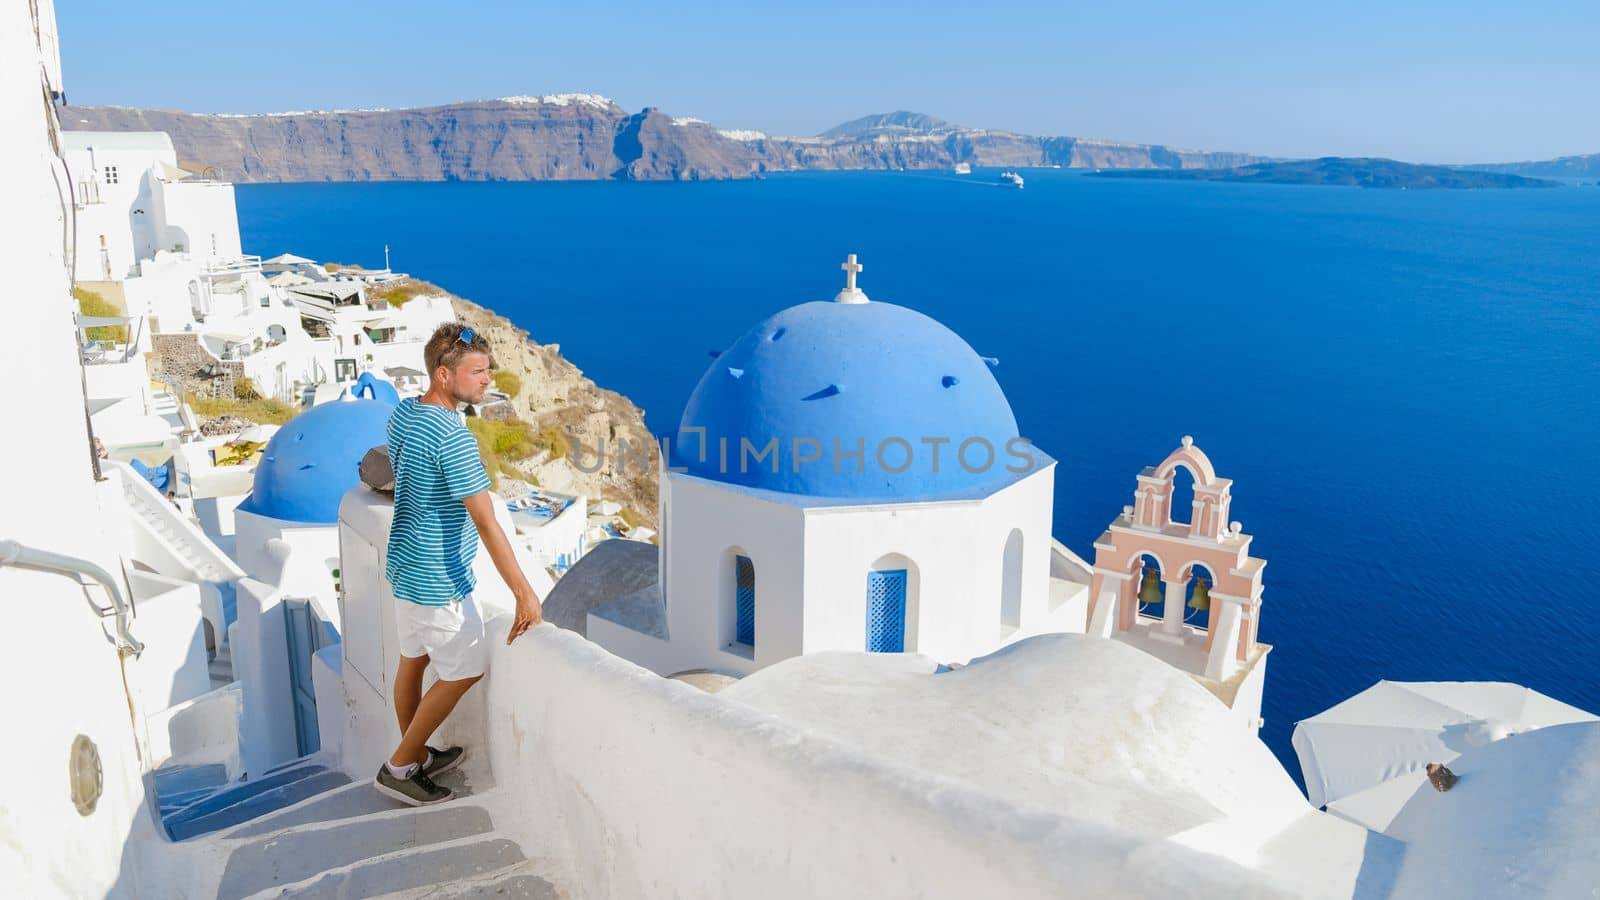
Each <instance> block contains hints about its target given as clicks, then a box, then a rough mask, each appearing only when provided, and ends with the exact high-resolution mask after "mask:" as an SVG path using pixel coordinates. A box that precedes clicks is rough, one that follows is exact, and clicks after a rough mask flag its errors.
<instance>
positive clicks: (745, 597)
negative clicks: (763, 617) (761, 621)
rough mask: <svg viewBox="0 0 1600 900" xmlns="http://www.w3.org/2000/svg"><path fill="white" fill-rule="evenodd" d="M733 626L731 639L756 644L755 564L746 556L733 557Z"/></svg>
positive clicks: (751, 644)
mask: <svg viewBox="0 0 1600 900" xmlns="http://www.w3.org/2000/svg"><path fill="white" fill-rule="evenodd" d="M733 583H734V604H733V609H734V628H733V639H734V640H735V641H737V642H738V643H741V644H749V645H750V646H752V647H754V646H755V645H756V565H755V563H753V562H751V561H750V557H748V556H736V557H734V558H733Z"/></svg>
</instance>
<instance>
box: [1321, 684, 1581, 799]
mask: <svg viewBox="0 0 1600 900" xmlns="http://www.w3.org/2000/svg"><path fill="white" fill-rule="evenodd" d="M1596 718H1597V717H1596V716H1594V715H1593V714H1591V713H1587V712H1585V711H1583V710H1581V709H1578V708H1577V707H1575V706H1568V705H1567V704H1565V703H1561V702H1559V701H1556V700H1552V699H1550V698H1549V697H1546V696H1545V695H1543V694H1541V693H1539V692H1538V691H1534V690H1530V689H1528V688H1525V687H1523V686H1521V685H1517V684H1508V683H1506V682H1500V681H1428V682H1399V681H1380V682H1378V683H1377V684H1375V685H1373V686H1372V687H1370V688H1368V689H1366V690H1365V691H1362V692H1361V693H1359V694H1357V695H1355V696H1354V697H1351V698H1350V699H1348V700H1346V701H1344V702H1343V703H1340V704H1339V705H1337V706H1335V707H1333V708H1332V709H1329V710H1327V711H1325V712H1322V713H1319V714H1317V715H1315V716H1312V717H1311V718H1309V719H1306V720H1304V721H1302V722H1300V723H1299V724H1297V725H1296V726H1295V729H1294V737H1293V739H1292V743H1293V744H1294V749H1295V753H1296V755H1298V756H1299V757H1300V770H1301V772H1302V773H1303V774H1304V775H1305V779H1306V793H1307V794H1308V795H1309V796H1310V799H1311V804H1312V805H1313V806H1326V807H1327V808H1328V811H1329V812H1334V813H1338V814H1339V815H1341V816H1343V817H1345V818H1347V819H1349V820H1351V821H1353V822H1355V823H1357V824H1358V825H1363V826H1365V827H1367V828H1370V829H1372V830H1374V831H1383V830H1384V829H1385V828H1387V827H1388V825H1389V823H1390V822H1391V821H1392V820H1393V819H1394V817H1395V815H1396V814H1397V813H1398V812H1399V811H1400V808H1401V807H1402V806H1404V805H1405V803H1406V801H1407V800H1409V799H1410V798H1411V796H1412V794H1413V793H1415V791H1416V788H1417V785H1419V784H1421V783H1423V782H1424V781H1425V780H1426V778H1427V774H1426V772H1425V767H1426V766H1427V764H1428V763H1431V762H1436V763H1448V762H1449V761H1451V760H1453V759H1455V758H1456V757H1457V756H1459V755H1461V754H1462V753H1464V752H1466V751H1467V750H1469V749H1471V748H1473V747H1481V746H1484V745H1486V744H1489V743H1492V742H1494V741H1497V740H1500V739H1501V738H1504V737H1507V736H1508V735H1512V734H1517V733H1519V732H1524V731H1532V730H1534V729H1537V728H1543V727H1545V726H1548V725H1558V724H1562V723H1566V722H1583V721H1594V720H1596Z"/></svg>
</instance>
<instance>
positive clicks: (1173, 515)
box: [1167, 466, 1194, 525]
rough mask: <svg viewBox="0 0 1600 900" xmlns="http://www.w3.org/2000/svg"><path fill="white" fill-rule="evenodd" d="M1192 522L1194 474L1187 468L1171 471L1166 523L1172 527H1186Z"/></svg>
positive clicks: (1177, 468) (1179, 467) (1182, 467)
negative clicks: (1172, 525) (1170, 492)
mask: <svg viewBox="0 0 1600 900" xmlns="http://www.w3.org/2000/svg"><path fill="white" fill-rule="evenodd" d="M1193 520H1194V473H1193V472H1191V471H1189V467H1188V466H1178V467H1176V468H1175V469H1173V470H1172V497H1171V503H1170V505H1169V506H1168V508H1167V521H1168V522H1171V523H1172V524H1174V525H1188V524H1189V523H1190V522H1192V521H1193Z"/></svg>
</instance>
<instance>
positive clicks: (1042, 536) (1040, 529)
mask: <svg viewBox="0 0 1600 900" xmlns="http://www.w3.org/2000/svg"><path fill="white" fill-rule="evenodd" d="M1054 477H1055V470H1054V468H1046V469H1043V470H1041V471H1039V472H1036V473H1034V474H1032V475H1030V476H1028V477H1027V478H1024V479H1022V480H1021V481H1019V482H1017V483H1015V484H1012V485H1010V486H1008V487H1006V488H1004V489H1003V490H1000V491H997V492H995V493H994V494H991V495H989V496H987V497H985V498H983V499H981V500H970V501H946V502H940V503H904V504H895V505H892V506H876V507H826V508H814V509H809V510H807V511H806V530H805V538H804V540H805V551H806V562H805V585H806V595H807V597H808V603H807V608H806V621H805V640H804V646H805V652H807V653H814V652H817V651H819V650H864V649H866V622H867V604H866V598H867V572H868V571H869V570H871V569H874V568H886V569H894V568H902V567H905V568H907V569H908V572H907V581H908V585H907V591H906V593H907V597H906V606H907V608H906V641H905V648H906V650H907V651H908V652H915V653H922V654H924V655H926V656H931V657H933V658H934V659H937V660H940V661H941V662H966V661H967V660H969V659H971V658H972V657H974V656H980V655H982V654H985V653H988V652H991V651H993V650H995V649H996V648H998V647H1000V646H1002V645H1003V644H1004V643H1006V642H1008V641H1009V640H1012V639H1014V638H1015V637H1017V636H1018V635H1019V634H1020V633H1024V629H1033V628H1036V627H1037V626H1039V625H1042V624H1043V621H1044V620H1045V618H1046V617H1047V616H1048V614H1049V608H1048V605H1049V599H1050V583H1049V579H1050V518H1051V509H1050V503H1051V494H1052V490H1053V487H1054ZM1013 530H1021V532H1022V535H1023V538H1022V541H1023V544H1022V559H1021V570H1020V573H1019V574H1020V578H1021V587H1020V591H1021V619H1020V621H1021V626H1020V627H1018V628H1010V627H1003V626H1002V624H1001V618H1000V604H1001V592H1002V585H1003V582H1004V580H1005V573H1004V571H1003V565H1002V564H1003V562H1004V560H1005V548H1006V541H1007V540H1008V538H1009V537H1010V535H1011V532H1012V531H1013ZM757 602H758V604H759V600H758V601H757Z"/></svg>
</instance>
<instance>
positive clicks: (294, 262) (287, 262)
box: [261, 253, 316, 266]
mask: <svg viewBox="0 0 1600 900" xmlns="http://www.w3.org/2000/svg"><path fill="white" fill-rule="evenodd" d="M314 262H316V260H314V259H306V258H305V257H304V256H295V255H294V254H293V253H280V254H278V255H277V256H274V257H273V258H271V259H263V260H262V261H261V264H262V265H263V266H300V265H307V264H310V263H314Z"/></svg>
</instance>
